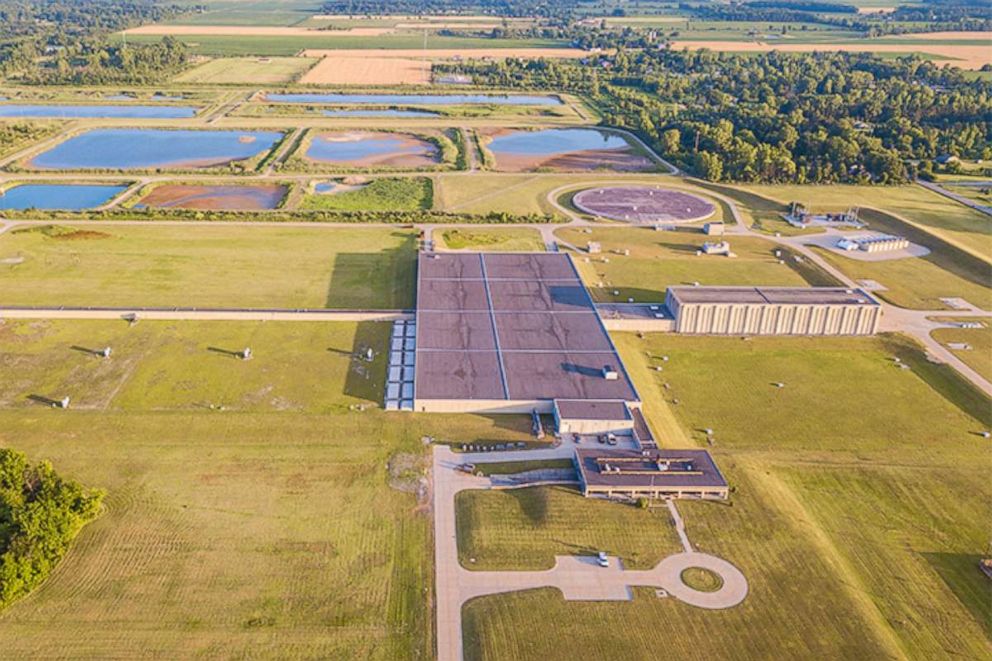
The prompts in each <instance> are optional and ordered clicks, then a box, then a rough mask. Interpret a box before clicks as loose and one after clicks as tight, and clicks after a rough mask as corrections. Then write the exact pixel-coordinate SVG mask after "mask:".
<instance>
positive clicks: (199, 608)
mask: <svg viewBox="0 0 992 661" xmlns="http://www.w3.org/2000/svg"><path fill="white" fill-rule="evenodd" d="M388 336H389V325H388V324H347V323H322V324H307V323H303V324H297V323H279V322H244V323H242V322H225V323H197V322H185V323H182V324H177V323H172V322H152V321H142V322H140V323H139V324H138V325H137V326H134V327H131V328H129V327H128V326H127V324H125V323H123V322H115V321H107V322H97V321H73V322H48V321H32V322H27V321H23V322H21V321H9V320H8V321H7V322H6V323H5V324H3V325H0V371H2V372H3V373H4V375H5V378H4V379H0V445H3V446H5V447H12V448H14V449H17V450H19V451H22V452H25V453H27V454H28V455H29V457H30V458H31V459H32V460H34V461H37V460H41V459H46V460H50V461H52V463H53V465H54V466H55V467H56V469H57V470H58V471H59V472H60V473H62V474H64V475H66V476H68V477H71V478H72V479H76V480H80V481H83V482H84V483H86V484H88V485H93V486H96V487H100V488H103V489H106V490H107V492H108V495H107V498H106V500H105V503H106V511H105V512H104V513H103V514H102V516H101V517H100V518H99V519H98V520H97V521H95V522H94V523H93V524H91V525H89V526H87V527H86V528H85V529H84V531H83V532H82V534H81V535H80V536H79V538H78V539H77V541H76V543H75V544H74V545H73V547H72V548H71V550H70V552H69V554H68V556H67V557H66V559H65V560H64V562H63V563H62V564H61V565H60V566H59V567H58V568H57V570H56V571H55V572H54V574H53V575H52V577H51V579H50V580H49V581H47V582H46V583H45V584H44V585H43V586H42V587H41V588H39V589H38V590H36V591H35V592H34V593H33V594H31V595H30V596H28V597H27V598H25V599H23V600H22V601H20V602H18V603H15V604H14V605H13V606H11V607H10V608H9V609H7V610H5V612H4V613H3V627H0V646H2V649H3V650H4V655H5V656H10V657H12V658H60V657H75V658H80V657H85V658H141V657H145V658H147V657H156V658H190V657H196V656H200V657H218V656H223V657H231V656H236V657H240V656H252V657H266V658H370V659H383V660H392V659H427V658H430V657H431V656H432V638H431V636H432V634H431V631H432V625H431V622H432V619H431V618H432V611H431V609H430V607H429V606H428V604H429V603H430V601H431V595H430V590H431V585H432V579H431V572H432V570H431V566H432V564H431V563H432V561H431V556H430V551H429V550H430V519H429V517H428V516H426V515H425V514H424V511H423V510H422V509H420V508H418V501H417V498H416V496H415V494H414V493H411V492H409V489H410V487H411V484H410V483H409V480H407V479H406V476H405V475H404V474H403V473H401V472H394V471H392V470H390V469H387V465H400V464H402V465H406V466H412V467H416V466H422V465H425V462H426V456H425V450H424V447H423V445H422V443H421V442H420V438H421V436H423V435H425V434H429V435H433V436H437V437H439V438H451V439H464V440H475V439H499V440H500V441H501V442H504V441H509V440H514V441H516V440H524V439H526V438H527V436H528V431H529V427H528V421H527V420H526V418H525V417H524V416H521V417H520V420H519V421H518V420H516V419H515V418H514V419H506V420H500V421H496V420H493V419H490V418H485V417H478V416H458V415H454V416H419V415H413V414H409V415H407V414H386V413H384V412H381V411H379V410H375V409H374V404H375V403H376V402H378V401H379V398H380V397H381V386H379V387H376V386H375V384H376V383H380V384H381V382H382V380H383V378H384V376H385V371H384V370H385V364H384V362H383V359H382V358H381V357H380V358H378V359H377V360H376V361H375V362H374V363H372V364H369V363H365V362H364V361H363V360H361V359H360V358H358V359H357V360H356V358H357V357H356V356H354V354H355V353H356V352H357V351H358V350H359V349H360V348H361V347H364V346H373V347H375V349H376V350H377V351H378V352H379V355H380V356H382V355H383V354H384V351H385V349H386V346H387V341H388ZM94 344H100V345H104V344H111V345H112V346H113V347H114V353H113V355H112V356H111V358H109V359H107V360H101V359H98V358H95V357H93V356H89V355H86V354H84V353H82V352H80V351H77V350H74V349H73V348H72V347H73V346H76V345H80V346H93V345H94ZM247 344H250V345H251V346H252V347H253V348H254V349H255V358H253V359H252V360H251V361H247V362H241V361H237V360H236V359H234V358H231V357H230V356H225V355H223V354H219V353H215V352H211V351H210V350H209V347H211V346H216V347H221V348H224V349H229V348H232V347H241V346H242V345H247ZM10 375H15V378H14V379H10V378H7V377H9V376H10ZM52 392H66V393H71V394H72V395H73V405H72V407H71V408H70V409H69V410H67V411H61V410H54V409H51V408H50V407H48V406H43V405H40V404H35V403H34V402H31V401H29V400H27V399H26V397H27V395H29V394H41V395H44V394H45V393H52ZM208 401H209V402H211V403H216V404H219V405H223V406H224V409H223V410H221V409H220V408H214V409H210V408H209V407H208V406H207V405H206V402H208ZM355 403H363V404H365V405H366V406H367V407H368V406H372V407H373V409H372V410H370V409H366V410H365V411H358V410H353V409H351V408H350V407H351V406H352V405H353V404H355ZM517 422H519V423H520V424H516V423H517ZM401 460H402V461H401ZM414 474H415V473H414ZM399 478H402V479H399ZM398 479H399V481H397V480H398ZM391 485H392V486H391Z"/></svg>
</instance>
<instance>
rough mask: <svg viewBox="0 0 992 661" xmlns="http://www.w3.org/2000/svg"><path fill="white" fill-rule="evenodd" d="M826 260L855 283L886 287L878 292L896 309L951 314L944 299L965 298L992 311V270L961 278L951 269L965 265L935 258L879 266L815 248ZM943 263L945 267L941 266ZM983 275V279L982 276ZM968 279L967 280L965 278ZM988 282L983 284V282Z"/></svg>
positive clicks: (977, 270)
mask: <svg viewBox="0 0 992 661" xmlns="http://www.w3.org/2000/svg"><path fill="white" fill-rule="evenodd" d="M813 250H814V251H816V252H817V253H819V254H820V255H821V256H822V257H823V258H824V259H825V260H827V261H828V262H830V263H831V264H833V265H834V266H836V267H837V268H838V269H840V270H841V271H842V272H843V273H844V274H845V275H847V276H848V277H850V278H853V279H855V280H875V281H877V282H879V283H881V284H882V286H884V287H885V289H884V290H879V291H877V292H875V293H876V294H877V295H878V297H879V298H882V299H884V300H886V301H888V302H889V303H892V304H893V305H898V306H900V307H904V308H910V309H916V310H950V309H951V307H950V306H949V305H947V304H946V303H944V302H942V301H941V300H940V299H942V298H963V299H965V300H967V301H968V302H969V303H971V304H973V305H977V306H979V307H981V308H982V309H985V310H988V309H990V308H992V287H989V284H988V283H989V282H990V281H989V279H988V274H989V273H990V272H992V266H986V267H984V270H983V267H981V266H978V267H976V268H974V269H969V271H970V274H968V273H967V272H964V273H961V274H958V273H955V272H953V271H951V270H949V268H953V269H955V270H959V269H962V268H966V267H967V264H965V263H962V262H953V261H947V262H944V259H947V257H945V258H944V259H940V261H939V262H938V256H937V255H934V254H932V253H931V254H930V255H927V256H925V257H908V258H905V259H890V260H881V261H877V262H871V261H862V260H858V259H852V258H850V257H845V256H843V255H839V254H837V253H835V252H832V251H830V250H826V249H823V248H817V247H814V248H813ZM941 262H944V263H941ZM983 272H984V274H985V275H984V276H983V275H981V274H982V273H983ZM964 275H968V277H963V276H964ZM983 277H984V278H985V279H984V281H983V280H982V279H981V278H983Z"/></svg>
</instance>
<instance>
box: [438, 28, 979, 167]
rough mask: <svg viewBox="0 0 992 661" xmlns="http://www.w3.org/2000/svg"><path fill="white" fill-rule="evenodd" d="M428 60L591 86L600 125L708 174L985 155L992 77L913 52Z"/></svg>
mask: <svg viewBox="0 0 992 661" xmlns="http://www.w3.org/2000/svg"><path fill="white" fill-rule="evenodd" d="M436 66H437V68H439V69H441V70H442V71H451V72H458V73H468V74H471V75H472V76H473V79H474V81H475V82H476V83H479V84H483V85H491V86H494V87H517V88H528V89H543V90H550V91H565V92H572V93H576V94H582V95H585V96H586V97H587V98H589V99H590V100H591V101H592V102H593V103H594V104H595V105H596V106H597V107H598V109H599V110H600V113H601V114H602V116H603V124H604V125H608V126H616V127H621V128H626V129H629V130H631V131H634V132H635V133H637V134H638V135H639V136H640V137H641V138H642V139H643V140H645V141H646V142H647V143H648V144H650V145H652V146H653V147H654V148H655V149H656V150H657V151H659V152H660V153H661V154H662V155H663V156H664V157H665V158H667V159H669V160H672V161H675V162H676V163H678V164H679V165H680V166H682V167H683V168H685V169H687V170H689V171H691V172H693V173H694V174H696V175H698V176H701V177H704V178H706V179H709V180H711V181H748V182H797V183H832V182H850V183H900V182H905V181H909V180H911V179H912V178H913V177H915V176H916V175H917V174H918V171H919V165H918V164H919V163H920V162H921V161H922V162H926V161H929V160H930V159H933V158H934V157H935V156H937V155H938V154H941V153H952V154H955V155H957V156H959V157H961V158H992V116H990V111H989V109H990V108H992V84H990V83H988V82H983V81H979V80H975V81H969V80H967V79H966V78H965V77H964V76H963V75H962V74H961V72H960V71H958V70H956V69H945V68H940V67H938V66H936V65H934V64H933V63H930V62H926V61H923V60H922V59H920V58H917V57H907V58H900V59H897V60H881V59H880V58H877V57H874V56H872V55H870V54H866V53H805V54H798V53H796V54H793V53H789V54H784V53H776V52H772V53H766V54H761V55H736V54H731V53H714V52H711V51H707V50H699V51H687V50H686V51H673V50H670V49H664V48H662V49H653V50H640V51H633V52H627V51H621V52H620V53H618V54H617V55H615V56H605V55H602V56H590V57H589V58H587V59H586V60H584V61H578V62H568V61H561V60H529V61H524V60H513V59H511V60H505V61H500V62H475V63H471V62H466V63H454V64H445V65H436Z"/></svg>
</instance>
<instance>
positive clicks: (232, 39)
mask: <svg viewBox="0 0 992 661" xmlns="http://www.w3.org/2000/svg"><path fill="white" fill-rule="evenodd" d="M176 39H179V40H180V41H182V42H183V43H185V44H186V45H187V46H189V48H190V51H191V52H193V53H194V54H196V55H209V56H249V57H250V56H258V57H275V56H286V57H291V56H293V55H296V54H298V53H300V52H301V51H304V52H303V53H302V54H303V55H305V56H306V57H321V56H323V55H325V54H328V53H321V52H314V51H321V50H323V51H328V50H330V51H334V50H338V49H344V50H349V51H353V50H366V51H375V50H377V49H387V50H401V51H402V50H406V51H410V52H412V53H416V55H418V56H424V53H423V52H422V49H424V36H423V34H422V33H417V32H411V33H400V34H395V35H385V36H381V37H369V36H363V35H349V36H340V37H336V36H334V35H333V34H331V35H328V34H321V33H318V35H303V36H286V35H250V36H242V35H216V34H214V35H178V36H176ZM127 40H128V43H131V44H148V43H157V42H159V41H161V40H162V37H161V36H159V35H152V34H143V35H142V34H136V35H128V37H127ZM121 41H123V40H122V39H121ZM567 46H568V44H567V43H565V42H561V41H554V40H549V39H501V40H499V41H495V42H494V40H492V39H486V38H481V37H447V36H429V37H428V39H427V51H428V53H427V56H429V57H432V58H433V57H441V58H444V57H451V54H459V53H463V51H464V50H466V49H468V50H471V51H472V52H473V54H474V55H475V56H477V57H486V56H488V55H491V54H492V53H493V52H494V51H502V50H503V49H526V50H527V51H529V52H532V54H533V56H535V57H536V56H538V55H537V54H536V53H533V51H544V50H545V49H547V52H546V53H545V54H546V55H547V56H549V57H552V56H555V55H560V53H557V51H558V50H562V51H563V52H566V53H567V52H568V51H570V50H572V49H568V48H567ZM431 51H441V52H431ZM580 52H581V51H580ZM521 55H524V53H518V54H513V53H512V51H508V52H506V53H503V54H502V55H501V56H503V57H517V56H521ZM563 56H564V57H569V55H563Z"/></svg>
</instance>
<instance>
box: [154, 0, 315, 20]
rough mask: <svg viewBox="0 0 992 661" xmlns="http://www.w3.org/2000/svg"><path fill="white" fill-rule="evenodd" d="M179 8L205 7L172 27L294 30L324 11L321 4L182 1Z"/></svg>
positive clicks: (282, 0)
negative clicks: (240, 27)
mask: <svg viewBox="0 0 992 661" xmlns="http://www.w3.org/2000/svg"><path fill="white" fill-rule="evenodd" d="M175 4H178V5H180V6H184V5H191V6H192V7H202V8H203V11H197V12H193V13H189V14H185V15H182V16H179V17H177V18H175V19H172V20H170V21H169V24H170V25H274V26H290V25H296V24H297V23H300V22H301V21H305V20H307V19H308V18H309V17H310V16H312V15H313V14H315V13H317V12H319V11H320V6H321V3H320V2H319V1H318V0H206V1H202V0H179V1H178V2H176V3H175Z"/></svg>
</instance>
